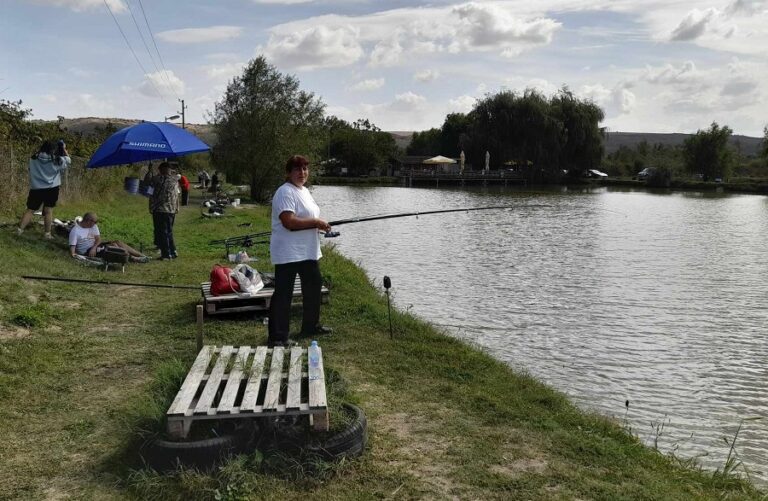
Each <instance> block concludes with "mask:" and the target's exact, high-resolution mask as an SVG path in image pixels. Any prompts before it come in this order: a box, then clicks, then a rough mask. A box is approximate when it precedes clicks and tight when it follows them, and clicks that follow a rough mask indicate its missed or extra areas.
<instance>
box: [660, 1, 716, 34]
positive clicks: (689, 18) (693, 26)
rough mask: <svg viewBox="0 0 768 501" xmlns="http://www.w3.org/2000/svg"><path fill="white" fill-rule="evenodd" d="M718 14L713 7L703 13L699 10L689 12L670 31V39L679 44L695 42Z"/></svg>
mask: <svg viewBox="0 0 768 501" xmlns="http://www.w3.org/2000/svg"><path fill="white" fill-rule="evenodd" d="M719 13H720V11H718V10H717V9H715V8H713V7H710V8H709V9H707V10H704V11H700V10H699V9H693V10H691V11H690V12H689V13H688V14H687V15H686V16H685V18H684V19H683V20H682V21H680V24H678V25H677V27H676V28H675V29H674V30H672V35H671V37H670V39H671V40H674V41H678V42H680V41H689V40H695V39H697V38H699V37H701V36H702V35H704V33H705V32H706V30H707V27H708V25H709V24H710V23H711V22H712V20H713V19H714V18H715V17H716V16H717V15H718V14H719Z"/></svg>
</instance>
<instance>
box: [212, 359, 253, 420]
mask: <svg viewBox="0 0 768 501" xmlns="http://www.w3.org/2000/svg"><path fill="white" fill-rule="evenodd" d="M250 353H251V347H250V346H241V347H240V348H239V349H238V350H237V354H236V358H235V364H234V366H232V370H231V371H229V378H228V379H227V386H225V387H224V393H222V394H221V400H220V401H219V405H218V406H217V407H216V412H218V413H230V412H232V407H234V406H235V398H237V392H238V390H239V389H240V381H242V379H243V370H244V369H245V364H246V363H247V362H248V356H249V355H250Z"/></svg>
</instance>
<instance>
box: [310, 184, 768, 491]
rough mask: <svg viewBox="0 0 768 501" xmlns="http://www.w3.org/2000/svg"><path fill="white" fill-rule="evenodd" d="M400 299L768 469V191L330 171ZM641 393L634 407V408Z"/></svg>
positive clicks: (586, 405)
mask: <svg viewBox="0 0 768 501" xmlns="http://www.w3.org/2000/svg"><path fill="white" fill-rule="evenodd" d="M313 195H314V197H315V199H316V200H317V202H318V204H319V205H320V207H321V209H322V215H323V217H324V218H326V219H327V220H334V219H346V218H349V217H356V216H367V215H373V214H386V213H397V212H412V211H428V210H439V209H453V208H461V207H482V206H489V205H512V206H514V208H512V209H502V210H489V211H471V212H456V213H449V214H438V215H423V216H420V217H418V218H416V217H408V218H401V219H389V220H382V221H375V222H367V223H355V224H349V225H342V226H338V227H336V228H335V230H338V231H340V232H341V236H340V237H338V238H336V239H331V240H329V242H333V243H335V245H336V246H337V248H338V249H339V250H340V251H341V252H342V253H343V254H344V255H345V256H347V257H349V258H350V259H352V260H353V261H355V262H358V263H359V264H360V265H361V266H362V267H363V268H364V269H365V270H366V271H367V273H368V275H369V277H371V279H372V280H374V282H375V284H376V285H377V286H379V287H381V285H382V278H383V276H384V275H388V276H389V277H391V279H392V289H391V291H392V298H393V301H394V304H395V305H396V306H398V307H399V308H400V309H403V310H408V311H410V312H411V313H413V314H415V315H417V316H419V317H421V318H423V319H425V320H428V321H429V322H431V323H432V324H434V325H435V326H437V327H438V328H441V329H443V330H444V331H446V332H447V333H449V334H450V335H453V336H456V337H459V338H461V339H464V340H466V341H468V342H470V343H473V344H476V345H479V346H481V347H482V348H483V349H484V350H485V351H487V352H488V353H490V354H492V355H493V356H494V357H496V358H498V359H500V360H503V361H505V362H507V363H508V364H509V365H511V366H512V367H514V368H515V369H518V370H522V371H527V372H529V373H530V374H532V375H534V376H536V377H537V378H538V379H540V380H542V381H544V382H546V383H548V384H550V385H551V386H553V387H555V388H557V389H558V390H560V391H562V392H564V393H566V394H567V395H568V396H569V397H570V398H571V400H572V401H574V402H575V403H576V404H577V405H579V406H580V407H581V408H583V409H586V410H593V411H596V412H599V413H601V414H603V415H606V416H610V417H613V418H615V419H616V420H617V421H619V422H620V423H622V424H624V425H625V426H626V427H628V428H630V429H631V432H632V433H633V434H635V435H637V436H638V437H639V438H640V439H641V440H642V441H643V442H644V443H646V444H649V445H651V446H653V445H654V444H658V447H659V449H661V450H662V451H664V452H674V453H675V454H677V455H678V456H680V457H683V458H690V457H697V458H699V459H698V460H699V462H700V463H701V464H702V465H704V466H706V467H708V468H711V469H714V468H722V467H723V465H724V463H725V460H726V457H727V455H728V449H729V448H728V445H727V444H726V443H725V442H724V441H723V437H726V438H728V439H729V440H731V439H732V438H733V437H734V435H735V434H736V432H737V430H738V428H739V425H740V424H742V420H744V419H749V418H753V417H762V419H760V420H747V421H743V425H742V428H741V431H740V433H739V436H738V440H737V443H736V450H737V452H738V453H739V455H740V458H741V459H742V460H743V462H744V464H745V465H746V466H747V468H748V469H749V473H750V476H751V478H752V479H753V480H755V481H756V483H759V484H763V485H765V483H766V482H767V481H768V417H767V416H766V414H768V412H767V411H768V392H767V391H766V390H767V389H768V369H767V368H766V367H767V366H768V343H767V342H766V341H767V339H766V331H768V198H766V197H763V196H756V195H724V194H717V193H667V192H650V191H645V190H633V189H621V188H619V189H613V188H611V189H608V188H604V187H594V188H579V189H564V188H563V189H561V188H557V189H550V190H540V191H533V190H524V189H520V190H513V189H491V188H489V189H486V190H483V189H477V190H459V189H439V190H438V189H421V188H393V187H386V188H378V187H376V188H360V187H332V186H318V187H315V188H313ZM626 401H629V407H628V408H627V407H626V406H625V404H626Z"/></svg>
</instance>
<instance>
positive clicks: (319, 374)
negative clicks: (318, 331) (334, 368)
mask: <svg viewBox="0 0 768 501" xmlns="http://www.w3.org/2000/svg"><path fill="white" fill-rule="evenodd" d="M317 351H318V353H319V355H320V357H319V358H320V360H319V364H318V367H309V369H308V371H307V372H308V373H309V408H310V409H321V408H324V407H327V406H328V402H327V401H326V398H325V371H324V370H323V349H322V348H320V347H319V346H318V348H317ZM307 356H309V355H307Z"/></svg>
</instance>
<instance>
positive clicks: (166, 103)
mask: <svg viewBox="0 0 768 501" xmlns="http://www.w3.org/2000/svg"><path fill="white" fill-rule="evenodd" d="M104 6H105V7H106V8H107V10H108V11H109V15H110V16H112V20H113V21H115V25H116V26H117V29H118V30H120V34H121V35H123V40H125V44H126V45H127V46H128V48H129V49H130V51H131V54H133V58H134V59H135V60H136V62H137V63H138V64H139V68H141V71H142V72H144V77H145V78H146V79H147V81H148V82H149V83H150V85H152V88H153V89H155V92H157V95H158V97H159V98H160V99H162V100H163V102H164V103H165V105H166V106H170V105H169V104H168V101H166V100H165V98H164V97H163V95H162V94H161V93H160V91H159V90H158V89H157V86H156V85H155V82H153V81H152V79H151V78H147V75H148V74H149V72H148V71H147V70H146V69H145V68H144V65H143V64H141V61H140V60H139V56H137V55H136V51H134V50H133V47H131V43H130V42H129V41H128V37H126V36H125V32H124V31H123V28H121V27H120V23H118V22H117V18H116V17H115V14H114V13H113V12H112V9H111V8H110V7H109V4H108V3H107V0H104Z"/></svg>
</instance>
